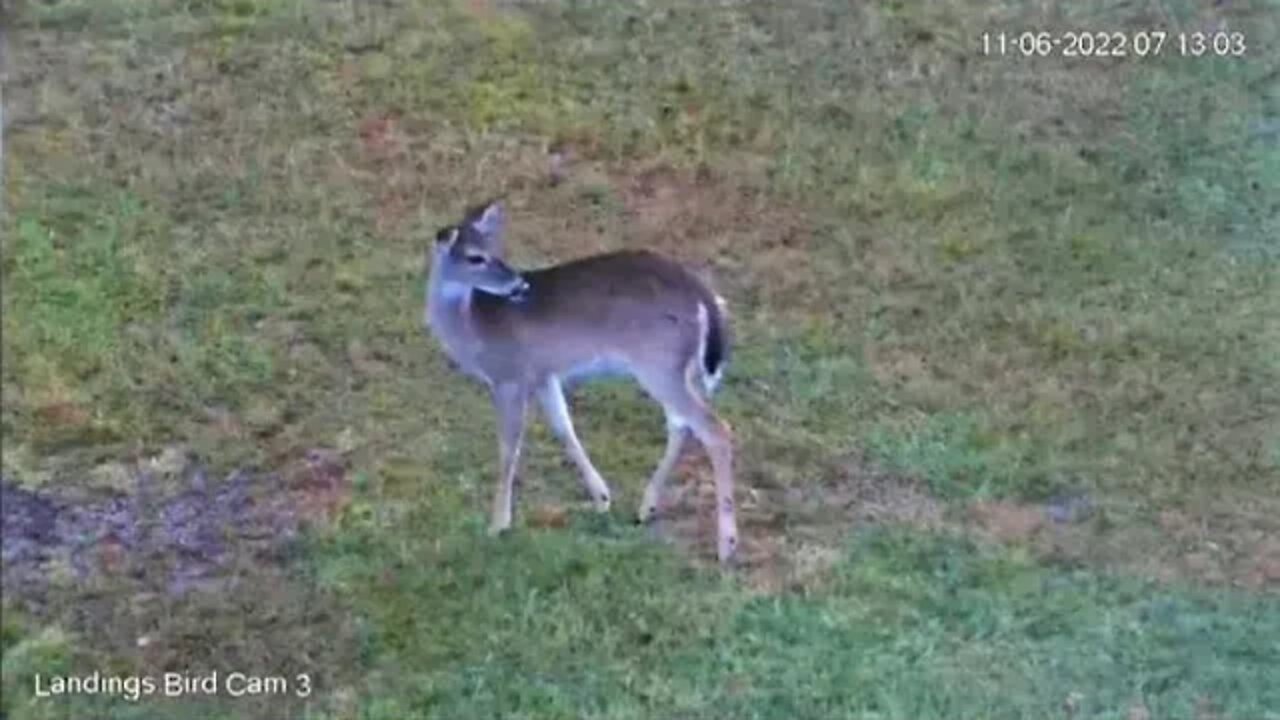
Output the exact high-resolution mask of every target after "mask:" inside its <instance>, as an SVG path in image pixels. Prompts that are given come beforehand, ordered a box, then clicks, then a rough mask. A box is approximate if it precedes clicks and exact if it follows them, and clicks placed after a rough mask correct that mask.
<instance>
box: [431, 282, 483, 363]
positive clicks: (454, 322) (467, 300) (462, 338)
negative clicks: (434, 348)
mask: <svg viewBox="0 0 1280 720" xmlns="http://www.w3.org/2000/svg"><path fill="white" fill-rule="evenodd" d="M473 293H474V291H473V290H472V289H471V288H470V287H467V286H466V285H460V284H458V283H448V282H445V281H444V280H443V279H442V278H441V277H440V274H439V273H438V272H436V269H435V267H434V266H433V267H432V269H431V275H430V277H429V279H428V280H427V297H426V313H425V314H426V317H425V318H423V319H424V320H425V321H426V324H427V326H428V327H429V328H430V329H431V332H432V333H433V334H434V335H435V336H436V337H437V338H438V339H439V340H440V342H441V344H443V345H444V347H445V351H446V352H448V353H449V355H450V356H451V357H452V358H453V359H454V360H456V361H458V362H463V360H464V356H465V355H467V351H468V348H469V346H470V345H471V344H472V342H473V341H474V340H475V331H474V329H473V328H472V324H471V303H472V295H473Z"/></svg>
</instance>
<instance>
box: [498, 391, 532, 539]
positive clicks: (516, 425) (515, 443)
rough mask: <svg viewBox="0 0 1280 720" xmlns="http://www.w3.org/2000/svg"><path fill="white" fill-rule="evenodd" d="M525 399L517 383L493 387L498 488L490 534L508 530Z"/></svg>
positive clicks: (522, 435) (517, 468) (526, 401)
mask: <svg viewBox="0 0 1280 720" xmlns="http://www.w3.org/2000/svg"><path fill="white" fill-rule="evenodd" d="M528 396H529V394H528V392H527V390H526V389H525V388H524V387H523V386H522V385H519V384H517V383H504V384H501V385H495V386H494V387H493V407H494V410H495V411H496V412H497V415H498V489H497V492H496V493H495V494H494V497H493V516H492V520H491V522H490V524H489V534H490V535H497V534H499V533H501V532H503V531H505V530H506V529H508V528H510V527H511V516H512V505H513V503H514V495H515V483H516V472H517V471H518V470H519V467H520V445H521V443H522V442H523V440H524V422H525V407H526V406H527V404H528Z"/></svg>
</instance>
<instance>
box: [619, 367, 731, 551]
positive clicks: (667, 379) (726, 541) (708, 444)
mask: <svg viewBox="0 0 1280 720" xmlns="http://www.w3.org/2000/svg"><path fill="white" fill-rule="evenodd" d="M700 362H701V358H700V357H697V356H695V357H693V358H691V359H690V360H688V361H686V362H685V363H684V367H682V368H677V369H668V370H666V371H665V372H664V371H661V370H658V369H654V370H648V371H641V372H637V373H636V379H637V380H638V381H639V382H640V384H641V386H643V387H644V389H645V391H646V392H647V393H649V395H650V396H652V397H653V399H655V400H657V401H658V403H660V404H661V405H662V408H663V410H664V411H665V412H666V414H667V418H668V429H669V431H668V436H667V437H668V442H667V452H666V454H664V456H663V458H662V461H661V462H660V463H659V464H658V469H657V470H656V471H655V472H654V479H657V480H661V481H663V482H665V480H666V476H667V475H668V474H670V471H671V466H674V464H675V458H676V457H678V455H679V445H678V443H676V442H675V439H676V437H677V436H676V435H674V434H673V433H671V431H670V428H671V427H672V425H673V423H674V424H675V425H676V426H679V427H681V431H680V432H681V433H683V432H684V429H683V428H685V427H687V428H688V429H689V430H690V431H692V432H693V434H694V436H695V437H697V438H698V441H699V442H700V443H702V446H703V448H705V449H706V451H707V455H708V456H710V458H711V468H712V472H713V474H714V475H715V483H716V531H717V533H716V534H717V547H716V554H717V556H718V557H719V558H720V562H722V563H728V562H729V560H730V559H731V558H732V557H733V554H734V552H735V551H736V550H737V549H738V521H737V511H736V508H735V505H734V498H733V435H732V433H731V432H730V430H729V426H728V425H726V424H725V423H724V421H722V420H721V419H720V418H719V417H717V416H716V414H715V412H714V411H713V410H712V409H711V405H710V403H709V401H708V398H707V396H706V393H705V391H704V390H702V389H701V383H700V376H699V375H698V373H699V371H700V366H699V363H700ZM678 439H679V440H680V441H683V436H682V435H681V436H679V438H678ZM673 445H675V448H674V449H673V447H672V446H673ZM659 472H661V476H659ZM650 485H651V486H652V485H653V482H652V481H650ZM655 492H656V491H655ZM645 496H646V500H648V499H649V493H648V492H646V494H645ZM641 510H642V511H643V510H644V508H643V506H642V508H641Z"/></svg>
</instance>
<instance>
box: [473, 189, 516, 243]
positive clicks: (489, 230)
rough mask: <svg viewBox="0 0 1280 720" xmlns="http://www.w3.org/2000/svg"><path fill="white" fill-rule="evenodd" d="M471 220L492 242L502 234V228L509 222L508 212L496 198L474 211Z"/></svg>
mask: <svg viewBox="0 0 1280 720" xmlns="http://www.w3.org/2000/svg"><path fill="white" fill-rule="evenodd" d="M469 222H470V224H471V227H473V228H475V231H476V232H478V233H480V235H481V236H482V237H483V238H484V239H485V241H486V242H490V243H492V242H495V241H496V240H498V238H499V237H500V236H501V235H502V228H503V227H505V226H506V224H507V214H506V213H505V212H503V210H502V203H501V202H499V201H497V200H494V201H493V202H491V203H489V204H487V205H484V206H483V207H480V208H479V209H477V210H476V211H475V212H474V213H472V214H471V217H470V219H469Z"/></svg>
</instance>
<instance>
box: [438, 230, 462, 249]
mask: <svg viewBox="0 0 1280 720" xmlns="http://www.w3.org/2000/svg"><path fill="white" fill-rule="evenodd" d="M457 239H458V228H456V227H447V228H444V229H443V230H441V231H440V232H438V233H436V245H452V244H453V241H454V240H457Z"/></svg>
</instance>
